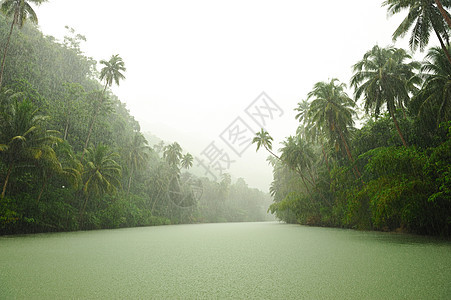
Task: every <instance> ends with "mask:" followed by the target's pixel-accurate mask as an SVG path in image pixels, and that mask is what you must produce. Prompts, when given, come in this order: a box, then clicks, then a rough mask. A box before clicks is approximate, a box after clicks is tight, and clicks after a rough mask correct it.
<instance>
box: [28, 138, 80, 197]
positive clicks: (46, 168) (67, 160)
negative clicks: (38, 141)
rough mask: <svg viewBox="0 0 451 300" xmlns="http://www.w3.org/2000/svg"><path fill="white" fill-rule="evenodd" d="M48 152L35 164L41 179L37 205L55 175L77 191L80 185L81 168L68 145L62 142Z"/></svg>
mask: <svg viewBox="0 0 451 300" xmlns="http://www.w3.org/2000/svg"><path fill="white" fill-rule="evenodd" d="M50 150H52V151H51V152H50V153H48V155H46V156H44V157H45V158H46V159H41V160H40V161H39V162H38V164H37V167H38V170H39V172H40V175H41V176H40V177H42V178H43V182H42V186H41V190H40V192H39V195H38V198H37V201H36V202H37V203H39V200H40V199H41V197H42V194H43V193H44V189H45V187H46V185H47V183H48V181H49V179H50V178H51V177H53V176H55V175H57V176H58V177H59V178H62V179H64V180H65V181H66V182H67V183H68V185H70V186H72V187H73V188H74V189H77V188H78V186H79V184H80V183H81V172H82V169H83V166H82V165H81V163H80V162H79V161H78V160H77V159H76V158H75V156H74V155H73V152H72V149H71V146H70V145H69V143H68V142H67V141H63V142H62V143H59V144H56V145H55V149H53V148H50ZM53 150H55V151H53Z"/></svg>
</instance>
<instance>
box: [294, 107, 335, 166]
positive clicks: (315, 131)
mask: <svg viewBox="0 0 451 300" xmlns="http://www.w3.org/2000/svg"><path fill="white" fill-rule="evenodd" d="M294 110H295V111H297V112H298V113H297V114H296V116H295V118H296V120H298V121H299V123H300V125H299V126H298V128H297V130H296V135H297V136H299V137H300V138H303V139H305V140H307V141H310V142H315V143H319V144H320V145H321V150H322V152H323V157H324V161H325V162H326V166H327V169H328V170H329V172H330V167H329V159H328V156H327V152H326V149H325V145H324V143H325V139H326V136H327V134H326V133H325V132H323V131H321V128H320V127H319V126H318V125H317V124H316V123H315V122H312V120H311V119H310V118H309V114H308V112H309V110H310V103H309V102H308V101H307V100H302V101H301V102H299V103H298V106H297V107H296V108H295V109H294Z"/></svg>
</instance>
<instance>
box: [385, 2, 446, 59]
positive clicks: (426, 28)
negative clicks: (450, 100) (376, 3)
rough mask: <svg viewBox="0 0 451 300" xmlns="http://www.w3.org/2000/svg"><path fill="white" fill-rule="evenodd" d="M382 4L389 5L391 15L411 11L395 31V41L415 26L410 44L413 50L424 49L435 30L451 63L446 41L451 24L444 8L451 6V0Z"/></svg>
mask: <svg viewBox="0 0 451 300" xmlns="http://www.w3.org/2000/svg"><path fill="white" fill-rule="evenodd" d="M382 5H383V6H388V13H389V14H391V15H394V14H397V13H399V12H401V11H403V10H406V9H407V10H408V11H409V12H408V14H407V16H406V18H405V19H404V20H403V21H402V22H401V24H400V25H399V26H398V28H397V29H396V30H395V32H394V33H393V40H394V41H395V40H397V39H398V38H399V37H404V36H405V35H406V34H407V32H408V31H409V30H410V28H411V27H412V26H413V28H412V33H411V36H410V39H409V46H410V48H411V49H412V50H413V51H416V50H417V49H418V48H420V51H423V50H424V49H425V48H426V46H427V44H428V43H429V36H430V33H431V31H432V30H433V31H434V32H435V35H436V36H437V38H438V40H439V42H440V46H441V47H442V50H443V51H444V53H445V54H446V57H447V59H448V62H449V63H450V64H451V56H450V53H449V51H448V49H447V48H446V45H445V42H446V43H447V44H448V39H449V36H448V32H449V28H450V26H449V25H448V24H447V21H446V19H445V18H444V17H446V16H447V17H448V18H449V14H448V12H446V11H445V9H444V8H451V1H450V0H442V1H441V2H440V1H433V0H411V1H406V0H386V1H384V2H383V3H382ZM414 24H415V25H414Z"/></svg>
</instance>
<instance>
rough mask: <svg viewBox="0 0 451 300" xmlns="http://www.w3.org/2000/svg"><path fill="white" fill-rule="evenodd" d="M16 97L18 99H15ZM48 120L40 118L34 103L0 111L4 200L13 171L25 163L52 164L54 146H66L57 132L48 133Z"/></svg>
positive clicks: (2, 194) (15, 105)
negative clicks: (45, 125) (57, 135)
mask: <svg viewBox="0 0 451 300" xmlns="http://www.w3.org/2000/svg"><path fill="white" fill-rule="evenodd" d="M13 96H14V95H13ZM46 119H47V117H45V116H43V115H40V114H38V109H36V108H35V107H34V105H33V103H31V101H30V100H27V99H25V100H23V101H19V100H17V99H15V101H14V103H12V104H10V105H8V106H6V107H5V106H3V107H2V110H1V111H0V144H1V147H0V148H1V149H2V151H1V152H0V157H1V159H2V160H3V162H4V163H5V165H6V166H7V172H6V176H5V181H4V183H3V189H2V193H1V199H3V198H4V197H5V193H6V188H7V186H8V181H9V178H10V176H11V173H12V171H13V170H14V169H15V167H16V166H17V165H19V164H21V163H25V162H33V163H36V162H39V161H41V162H42V161H51V160H54V159H55V152H54V151H53V149H52V145H53V144H55V143H60V142H62V140H61V139H59V138H57V137H56V136H55V134H57V132H56V131H51V130H46V129H45V128H44V122H45V121H46Z"/></svg>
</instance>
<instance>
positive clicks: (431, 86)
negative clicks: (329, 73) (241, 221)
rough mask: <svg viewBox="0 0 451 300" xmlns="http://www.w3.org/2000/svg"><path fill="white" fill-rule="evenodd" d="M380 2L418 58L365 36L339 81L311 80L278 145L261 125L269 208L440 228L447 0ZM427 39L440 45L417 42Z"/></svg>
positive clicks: (445, 216)
mask: <svg viewBox="0 0 451 300" xmlns="http://www.w3.org/2000/svg"><path fill="white" fill-rule="evenodd" d="M382 6H384V7H386V8H387V10H388V14H389V15H394V14H398V13H400V14H404V15H405V18H404V20H403V21H402V23H401V24H400V25H399V27H398V28H395V31H394V33H393V39H394V40H396V39H398V38H400V37H404V36H407V37H408V38H409V46H410V49H408V50H410V51H411V52H410V53H413V52H415V51H417V50H419V51H425V54H426V56H425V59H424V61H422V62H417V61H415V60H414V59H413V58H412V55H411V54H409V51H408V50H405V49H399V48H395V47H393V46H386V47H382V46H380V45H375V46H374V47H372V48H371V49H368V51H367V52H366V53H362V57H360V58H356V63H355V64H354V65H353V66H352V68H353V76H352V78H350V79H349V85H347V83H348V82H342V81H339V80H338V79H335V78H334V79H331V80H327V81H321V82H317V83H316V84H314V85H313V87H312V90H311V91H310V92H309V93H308V94H307V95H305V98H304V99H305V100H302V101H300V102H299V103H298V104H297V106H296V107H294V109H295V110H296V113H297V115H296V119H297V120H298V121H299V127H298V128H297V131H296V134H295V135H294V136H290V137H287V138H286V139H285V141H283V143H282V147H281V148H280V149H279V152H280V155H279V154H277V152H276V151H273V150H272V146H273V145H272V141H273V139H272V137H271V136H270V135H269V133H268V132H267V131H265V130H263V129H262V130H261V132H259V133H257V134H256V136H255V138H254V140H253V142H254V143H256V145H257V150H259V149H260V148H261V147H264V148H266V150H268V151H269V152H270V154H271V156H270V157H269V158H268V161H269V163H270V164H271V165H272V167H273V175H274V180H273V182H272V184H271V188H270V192H271V195H272V196H273V198H274V203H273V204H272V205H271V207H270V210H271V212H272V213H274V214H275V215H276V216H277V218H279V219H280V220H283V221H286V222H289V223H299V224H308V225H317V226H334V227H346V228H358V229H373V230H384V231H392V230H398V231H403V232H414V233H419V234H431V235H443V236H449V235H451V54H450V51H449V49H450V48H449V33H450V28H451V21H450V16H449V13H448V10H449V9H450V8H451V1H432V0H431V1H415V0H412V1H399V0H387V1H384V2H383V3H382ZM388 34H389V33H388ZM433 39H436V41H437V42H438V44H439V45H440V47H431V48H429V49H427V45H428V43H429V42H430V41H432V40H433ZM359 109H362V113H360V114H359V111H360V110H359ZM357 122H358V123H359V124H358V125H359V126H356V123H357Z"/></svg>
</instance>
